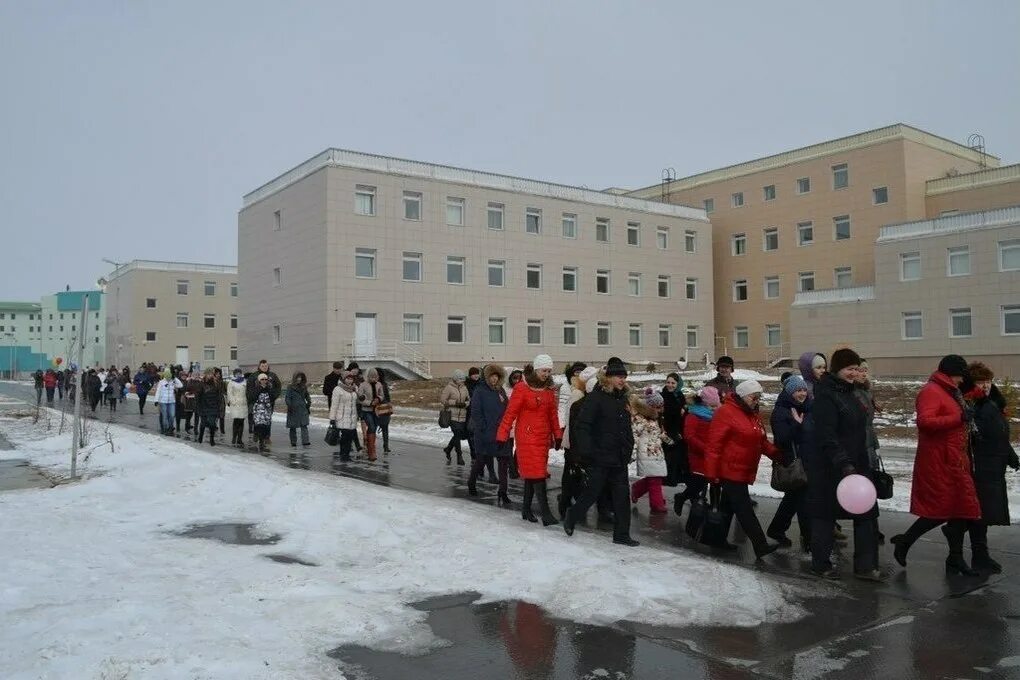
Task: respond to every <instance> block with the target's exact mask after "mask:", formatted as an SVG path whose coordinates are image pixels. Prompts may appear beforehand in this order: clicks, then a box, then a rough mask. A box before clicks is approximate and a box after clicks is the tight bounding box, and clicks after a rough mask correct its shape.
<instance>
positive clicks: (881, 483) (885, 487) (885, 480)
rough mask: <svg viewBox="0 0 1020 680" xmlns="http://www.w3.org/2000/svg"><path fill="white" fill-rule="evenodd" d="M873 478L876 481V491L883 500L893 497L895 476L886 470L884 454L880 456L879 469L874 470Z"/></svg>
mask: <svg viewBox="0 0 1020 680" xmlns="http://www.w3.org/2000/svg"><path fill="white" fill-rule="evenodd" d="M871 478H872V480H873V481H874V482H875V493H876V494H877V496H878V497H879V498H880V499H882V500H889V499H890V498H892V497H893V476H892V475H890V474H889V473H888V472H886V471H885V463H884V462H882V456H878V469H877V470H872V472H871Z"/></svg>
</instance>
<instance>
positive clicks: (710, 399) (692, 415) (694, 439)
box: [673, 385, 722, 515]
mask: <svg viewBox="0 0 1020 680" xmlns="http://www.w3.org/2000/svg"><path fill="white" fill-rule="evenodd" d="M720 403H722V402H721V400H720V398H719V390H717V389H716V388H714V387H712V386H711V385H706V386H705V387H702V388H701V391H700V392H698V394H697V396H695V397H694V405H693V406H691V407H690V408H689V409H688V410H687V415H686V416H684V441H685V442H686V443H687V462H688V464H689V465H690V468H691V473H690V474H689V475H687V479H686V480H684V481H685V483H686V486H685V487H684V490H683V493H678V494H676V495H674V496H673V512H675V513H676V514H678V515H679V514H680V513H681V512H683V509H684V503H686V502H687V501H691V503H692V507H693V503H694V499H695V498H697V497H698V496H700V495H701V494H702V493H704V491H705V487H707V486H708V482H707V481H706V480H705V445H706V444H707V443H708V430H709V428H710V427H711V425H712V417H713V416H714V415H715V410H716V409H717V408H719V405H720Z"/></svg>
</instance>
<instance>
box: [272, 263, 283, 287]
mask: <svg viewBox="0 0 1020 680" xmlns="http://www.w3.org/2000/svg"><path fill="white" fill-rule="evenodd" d="M282 285H283V269H282V268H280V267H273V287H274V288H279V287H280V286H282Z"/></svg>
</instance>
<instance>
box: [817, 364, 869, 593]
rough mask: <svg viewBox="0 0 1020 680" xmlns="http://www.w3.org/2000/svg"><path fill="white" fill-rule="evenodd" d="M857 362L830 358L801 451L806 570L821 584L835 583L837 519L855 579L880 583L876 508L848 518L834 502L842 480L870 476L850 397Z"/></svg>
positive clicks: (861, 419) (857, 409)
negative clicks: (846, 531) (850, 548)
mask: <svg viewBox="0 0 1020 680" xmlns="http://www.w3.org/2000/svg"><path fill="white" fill-rule="evenodd" d="M860 363H861V359H860V357H859V356H858V355H857V353H856V352H854V351H853V350H852V349H840V350H837V351H836V352H834V353H833V355H832V360H831V362H830V366H829V372H828V373H826V374H825V375H824V376H822V379H821V380H819V381H818V384H817V385H816V386H815V394H814V401H813V402H812V405H811V415H810V416H809V417H811V418H813V426H814V430H815V436H814V447H813V448H811V447H805V450H804V452H803V453H804V456H803V458H804V466H805V469H806V472H807V476H808V514H810V515H811V570H812V571H813V572H814V573H815V574H816V575H818V576H822V577H823V578H830V579H833V578H839V574H838V572H836V570H835V568H834V567H833V565H832V562H831V561H830V559H829V557H830V555H831V554H832V547H833V542H834V541H835V536H834V535H833V531H832V525H833V522H834V521H835V520H837V519H852V520H853V522H854V576H855V577H857V578H860V579H863V580H866V581H881V580H882V577H881V574H880V573H879V571H878V536H877V535H876V529H875V520H876V519H877V518H878V504H877V503H876V504H875V505H874V506H872V508H871V509H870V510H869V511H867V512H865V513H863V514H861V515H852V514H850V513H848V512H847V511H846V510H844V509H843V508H842V507H841V506H840V505H839V502H838V501H837V500H836V487H837V486H838V485H839V483H840V481H841V480H842V479H843V478H844V477H846V476H847V475H852V474H860V475H864V476H866V477H869V478H870V476H871V461H870V458H869V456H868V445H867V428H868V421H867V414H866V413H865V411H864V408H863V407H862V405H861V402H860V400H859V399H858V398H857V396H856V395H855V394H854V379H855V377H856V375H857V369H858V368H859V367H860Z"/></svg>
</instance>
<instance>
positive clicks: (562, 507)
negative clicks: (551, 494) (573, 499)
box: [556, 493, 570, 517]
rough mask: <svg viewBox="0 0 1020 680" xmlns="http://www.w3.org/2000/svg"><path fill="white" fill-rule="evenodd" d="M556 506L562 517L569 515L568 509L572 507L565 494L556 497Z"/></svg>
mask: <svg viewBox="0 0 1020 680" xmlns="http://www.w3.org/2000/svg"><path fill="white" fill-rule="evenodd" d="M556 506H557V508H558V509H559V511H560V517H563V516H564V515H565V514H567V508H569V507H570V499H569V498H567V495H566V494H565V493H559V494H557V495H556Z"/></svg>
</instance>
